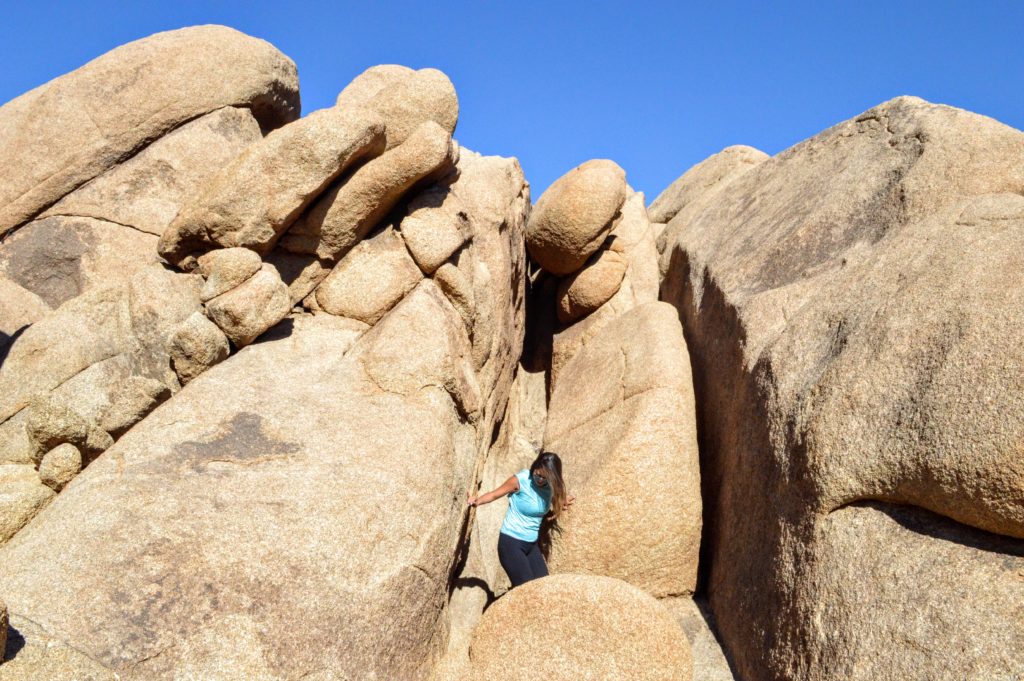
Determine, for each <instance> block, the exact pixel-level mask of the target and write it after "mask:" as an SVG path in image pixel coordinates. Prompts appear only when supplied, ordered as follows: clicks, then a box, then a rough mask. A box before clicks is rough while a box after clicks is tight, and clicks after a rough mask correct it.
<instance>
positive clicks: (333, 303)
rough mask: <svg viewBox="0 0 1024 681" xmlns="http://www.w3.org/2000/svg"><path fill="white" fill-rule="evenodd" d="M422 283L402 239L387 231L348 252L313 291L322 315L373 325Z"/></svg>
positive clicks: (396, 234)
mask: <svg viewBox="0 0 1024 681" xmlns="http://www.w3.org/2000/svg"><path fill="white" fill-rule="evenodd" d="M421 279H423V274H422V273H421V272H420V270H419V268H418V267H416V263H415V262H413V260H412V258H411V257H409V251H407V250H406V248H405V244H404V243H403V242H402V237H401V236H400V235H399V234H398V233H397V232H395V230H393V229H390V228H388V229H386V230H384V231H383V232H381V233H380V234H378V235H376V236H374V237H373V238H370V239H366V240H365V241H363V242H362V243H360V244H359V245H358V246H356V247H355V248H353V249H352V250H351V251H349V253H348V255H346V256H345V257H344V258H343V259H342V261H341V262H340V263H338V266H337V267H335V268H334V269H333V270H331V273H330V274H329V275H328V276H327V278H326V279H325V280H324V282H323V283H322V284H321V285H320V286H319V287H318V288H317V290H316V300H317V303H319V305H320V308H321V309H323V310H324V311H325V312H329V313H331V314H333V315H338V316H341V317H349V318H350V319H357V320H359V321H361V322H365V323H367V324H376V323H377V320H379V319H380V318H381V317H383V316H384V313H386V312H387V311H388V310H390V309H391V308H392V307H394V305H395V304H396V303H397V302H398V301H400V300H401V299H402V298H404V297H405V295H406V294H407V293H408V292H409V291H411V290H412V289H413V287H414V286H416V284H418V283H419V282H420V280H421Z"/></svg>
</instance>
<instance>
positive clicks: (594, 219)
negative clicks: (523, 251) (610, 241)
mask: <svg viewBox="0 0 1024 681" xmlns="http://www.w3.org/2000/svg"><path fill="white" fill-rule="evenodd" d="M625 199H626V173H625V172H623V170H622V168H620V167H619V166H618V165H616V164H615V163H614V162H612V161H607V160H604V159H598V160H593V161H587V162H586V163H584V164H583V165H581V166H579V167H577V168H574V169H573V170H570V171H569V172H568V173H566V174H565V175H563V176H562V177H560V178H558V179H557V180H556V181H555V183H554V184H552V185H551V186H550V187H549V188H548V190H547V191H546V192H544V194H543V195H542V196H541V197H540V200H538V201H537V207H536V209H535V210H534V211H533V214H532V215H531V216H530V225H529V227H528V229H527V232H526V245H527V247H528V248H529V249H530V255H531V256H532V257H533V259H534V260H536V261H537V263H538V264H540V266H541V267H543V268H544V269H545V270H547V271H548V272H551V273H552V274H569V273H571V272H575V271H576V270H578V269H579V268H580V267H581V266H582V265H583V263H584V262H586V260H587V258H589V257H590V256H591V254H593V253H594V252H595V251H596V250H597V249H598V247H599V246H600V245H601V243H602V242H603V241H604V239H605V237H606V236H607V235H608V232H609V231H611V228H612V220H613V219H614V218H615V216H616V215H617V214H618V211H619V209H620V208H621V207H622V202H623V201H625Z"/></svg>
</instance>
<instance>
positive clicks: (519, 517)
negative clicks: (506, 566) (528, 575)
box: [501, 468, 551, 542]
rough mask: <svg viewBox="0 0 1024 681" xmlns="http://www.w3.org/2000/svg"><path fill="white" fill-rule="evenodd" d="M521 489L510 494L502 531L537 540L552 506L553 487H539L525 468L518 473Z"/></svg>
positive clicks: (518, 537) (517, 537) (524, 538)
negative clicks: (541, 522) (542, 522)
mask: <svg viewBox="0 0 1024 681" xmlns="http://www.w3.org/2000/svg"><path fill="white" fill-rule="evenodd" d="M516 479H517V480H519V491H518V492H513V493H512V494H510V495H509V496H508V512H507V513H505V522H503V523H502V524H501V533H502V534H507V535H508V536H510V537H515V538H516V539H519V540H521V541H529V542H535V541H537V536H538V535H539V534H540V521H541V520H543V519H544V516H545V515H547V512H548V509H549V508H551V488H550V487H548V486H546V485H545V486H544V487H537V486H536V485H535V484H533V476H532V475H530V471H528V470H526V469H525V468H524V469H523V470H521V471H519V472H518V473H516Z"/></svg>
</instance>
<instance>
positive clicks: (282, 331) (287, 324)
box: [250, 317, 295, 345]
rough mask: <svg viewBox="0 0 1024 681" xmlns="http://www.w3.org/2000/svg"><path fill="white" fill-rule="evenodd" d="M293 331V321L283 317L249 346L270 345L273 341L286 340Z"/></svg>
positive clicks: (290, 318)
mask: <svg viewBox="0 0 1024 681" xmlns="http://www.w3.org/2000/svg"><path fill="white" fill-rule="evenodd" d="M294 330H295V320H294V319H293V318H292V317H285V318H284V319H282V320H281V321H279V322H278V323H277V324H275V325H274V326H272V327H270V329H269V330H268V331H266V332H265V333H264V334H263V335H262V336H260V337H259V338H257V339H256V340H254V341H253V342H252V343H250V345H259V344H260V343H271V342H273V341H279V340H281V339H284V338H288V337H289V336H291V335H292V331H294Z"/></svg>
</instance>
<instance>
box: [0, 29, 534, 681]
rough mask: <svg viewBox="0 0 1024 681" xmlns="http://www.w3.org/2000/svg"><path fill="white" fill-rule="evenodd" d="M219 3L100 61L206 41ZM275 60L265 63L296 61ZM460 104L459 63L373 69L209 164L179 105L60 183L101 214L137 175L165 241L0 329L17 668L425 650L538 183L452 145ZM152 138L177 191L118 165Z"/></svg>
mask: <svg viewBox="0 0 1024 681" xmlns="http://www.w3.org/2000/svg"><path fill="white" fill-rule="evenodd" d="M225 31H226V29H185V30H183V31H180V32H175V33H174V34H171V35H170V36H155V37H154V38H151V39H147V40H144V41H140V42H141V44H139V45H136V46H134V47H133V48H132V49H128V50H125V49H124V48H122V51H121V52H120V53H118V55H115V56H113V57H112V56H110V55H108V56H106V57H104V58H101V60H98V61H100V62H103V61H104V60H106V61H111V60H114V61H115V62H118V68H125V66H124V65H123V64H120V63H119V62H120V61H121V60H123V59H143V58H144V61H143V63H148V62H147V61H145V60H150V59H157V60H159V59H160V58H166V59H170V58H172V57H174V56H175V55H176V54H177V52H173V51H168V50H169V49H170V48H169V47H167V46H168V45H172V46H173V45H177V44H178V42H180V41H181V40H186V39H187V40H191V41H193V42H198V43H203V45H202V49H200V53H201V54H202V55H209V54H210V53H211V52H212V53H216V45H217V44H218V43H219V42H221V41H222V40H223V36H224V35H230V36H237V35H238V34H235V33H234V32H230V31H228V32H227V33H225ZM240 39H244V40H250V39H248V38H244V37H240ZM204 41H208V42H209V44H206V43H204ZM260 44H261V45H263V44H262V43H260ZM128 47H132V46H128ZM260 49H262V48H260ZM154 53H157V54H156V56H154ZM275 54H276V55H277V59H278V60H279V61H280V62H281V63H286V64H288V65H289V67H290V68H291V73H292V74H294V67H293V66H290V62H288V61H287V59H286V58H284V57H283V55H280V54H279V53H275ZM140 55H143V56H140ZM204 58H205V57H204ZM223 59H224V60H226V62H227V64H226V65H225V68H232V67H233V66H234V65H233V64H232V63H231V60H232V59H233V55H232V53H231V52H230V51H228V52H227V53H226V54H225V55H224V56H223ZM265 61H267V65H266V66H265V70H266V71H267V72H265V73H257V74H252V75H253V76H254V81H255V82H256V83H260V82H270V81H272V82H273V83H278V81H279V80H280V79H277V80H274V78H275V77H276V76H275V73H276V72H277V70H280V69H278V68H277V66H276V64H277V62H275V61H274V59H269V60H265ZM195 65H196V67H199V66H202V67H203V68H205V69H209V68H211V66H210V64H209V63H196V64H195ZM271 65H273V68H271ZM89 69H90V67H84V68H83V71H82V72H81V73H79V72H76V73H74V74H69V75H68V76H65V77H64V79H63V81H64V82H70V81H73V80H74V79H76V78H79V77H81V78H85V77H88V76H89V74H90V73H91V71H90V70H89ZM261 79H262V80H261ZM292 85H293V86H294V82H293V83H292ZM52 86H53V84H51V85H49V86H44V88H46V87H52ZM264 95H265V98H266V99H267V100H268V101H274V102H281V103H282V105H284V104H287V103H294V105H295V106H296V107H297V101H298V95H297V92H292V93H291V94H287V93H285V94H282V93H281V92H279V91H278V85H276V84H275V85H274V86H273V87H271V86H269V85H268V86H267V91H266V92H265V93H264ZM261 101H262V100H261ZM240 103H244V102H240ZM250 107H251V111H252V112H253V113H256V112H257V110H258V109H259V107H258V106H257V105H256V102H255V101H254V102H251V103H250ZM238 110H239V111H241V112H242V113H245V114H246V115H250V116H251V115H252V114H249V112H248V111H246V110H243V109H238ZM221 111H224V109H222V110H221ZM230 111H234V109H231V110H230ZM457 112H458V103H457V99H456V98H455V93H454V89H453V88H452V86H451V83H450V82H449V81H448V79H447V78H446V77H445V76H444V75H443V74H441V73H440V72H437V71H433V70H429V69H428V70H425V71H418V72H416V71H411V70H408V69H404V68H388V67H383V68H380V67H378V68H375V69H371V70H370V71H369V72H367V73H366V74H364V75H363V76H362V77H361V78H359V79H357V80H356V81H355V82H354V83H353V85H351V86H349V88H346V90H345V92H343V93H342V95H341V97H339V104H338V105H337V106H336V107H334V108H332V109H329V110H327V111H323V112H315V113H313V114H311V115H310V116H308V117H306V118H303V119H300V120H295V121H294V122H288V121H291V120H292V119H294V118H295V116H294V115H291V114H289V115H282V116H279V117H277V118H276V119H274V118H266V117H265V118H264V120H262V121H261V125H260V126H257V128H256V130H257V133H258V134H257V136H256V137H255V138H254V139H251V140H248V141H247V143H245V144H243V145H241V146H240V147H239V148H238V149H236V153H235V154H233V155H230V158H228V160H227V162H223V163H220V164H216V163H214V164H213V165H214V166H217V165H219V169H218V170H215V171H214V172H212V173H207V174H205V175H204V176H203V177H202V179H201V181H197V182H193V183H192V184H187V183H188V182H189V181H190V180H189V178H188V173H190V172H191V170H190V168H191V166H190V165H189V163H191V162H192V158H193V157H192V156H190V153H191V150H192V142H190V141H188V140H185V141H183V140H182V139H181V137H182V135H184V134H186V131H187V129H188V128H189V126H190V125H193V124H190V123H186V124H185V125H182V126H181V127H180V128H178V129H176V130H173V131H171V132H169V134H167V135H166V136H164V137H161V138H160V139H158V140H157V141H156V142H153V143H152V144H151V145H149V146H148V147H145V148H143V149H142V150H141V151H139V153H137V154H136V155H135V156H133V157H132V158H131V159H129V160H128V161H126V162H125V163H123V164H121V165H118V166H114V167H113V168H111V169H110V170H109V171H108V172H107V173H106V174H105V175H103V176H101V177H100V179H99V181H97V182H103V184H95V183H94V184H89V185H86V186H85V187H84V188H83V189H82V190H79V191H81V192H82V194H80V195H78V196H76V193H77V192H74V193H71V194H67V195H66V196H63V197H60V196H57V197H55V198H56V199H59V201H56V206H55V208H54V209H51V211H57V210H58V207H59V212H60V214H61V215H62V216H63V215H65V214H72V213H74V212H75V211H81V212H82V213H88V216H89V219H94V220H99V219H101V218H96V217H92V216H94V215H103V216H104V217H103V218H102V219H103V220H107V219H108V216H109V215H112V213H107V212H105V211H106V210H107V208H106V202H107V201H110V200H112V199H111V198H110V197H113V196H119V197H121V198H122V200H123V201H124V202H125V203H123V204H119V205H118V206H117V207H116V210H118V211H120V213H118V216H119V217H120V219H121V220H126V221H127V220H129V219H132V220H139V221H142V220H146V221H148V222H146V225H147V229H146V230H143V229H141V228H140V227H136V226H135V225H131V226H130V227H131V229H132V231H133V232H138V233H139V234H143V232H145V235H144V238H145V239H146V241H145V243H144V248H142V249H141V252H142V253H141V255H140V256H139V258H140V260H143V261H144V262H142V263H140V264H138V266H137V267H136V268H135V272H134V273H122V274H124V276H123V277H119V278H117V279H115V280H113V281H111V282H109V283H108V285H103V283H102V282H99V281H96V282H90V283H88V285H83V286H82V287H81V289H82V290H81V292H79V290H78V289H75V290H74V291H73V293H78V295H76V296H74V297H73V298H71V299H68V300H54V303H55V304H60V307H59V309H57V310H54V311H52V312H49V311H48V310H45V309H43V306H38V313H37V314H39V315H41V318H31V317H28V318H25V317H24V315H23V316H22V319H18V320H15V323H21V326H17V327H15V328H12V329H11V333H10V334H9V336H8V337H5V346H6V347H5V355H6V356H5V359H4V362H3V366H2V368H0V385H3V386H4V390H3V399H2V402H3V404H2V405H0V407H2V410H3V411H2V413H3V417H2V425H0V429H3V434H4V437H3V442H4V448H3V456H4V458H3V462H4V465H3V477H2V478H0V484H2V485H3V486H4V487H3V488H2V490H3V495H2V496H0V498H2V499H3V500H4V501H5V504H6V505H5V506H4V507H2V508H0V518H2V519H3V523H4V524H3V526H2V527H3V528H4V536H3V540H5V541H6V540H8V539H9V540H10V541H8V543H7V545H6V546H4V547H3V548H2V550H0V564H2V565H3V568H2V569H0V572H2V577H0V581H2V582H3V584H2V585H0V593H3V594H5V596H7V595H8V594H9V596H7V597H6V600H7V602H8V603H9V604H10V607H11V613H12V625H13V626H14V627H16V628H17V630H18V632H19V635H20V637H21V638H23V639H24V647H23V648H22V649H21V650H20V651H19V652H18V654H17V655H15V656H14V657H13V659H10V660H7V661H6V662H5V663H4V664H3V665H0V678H40V677H47V676H59V675H61V674H71V675H73V676H82V675H86V676H90V675H91V676H92V677H93V678H113V677H114V676H115V675H119V676H120V677H121V678H125V677H127V678H162V677H168V676H172V675H178V676H180V675H182V674H184V675H185V676H192V677H197V678H199V677H201V678H212V677H220V676H224V677H225V678H238V677H240V676H252V677H260V678H263V677H268V676H269V677H274V678H283V677H287V676H292V675H295V674H298V673H303V672H311V671H314V670H322V673H326V674H327V675H328V676H330V677H341V678H353V677H365V676H371V677H372V676H376V677H378V678H410V679H412V678H422V677H425V676H426V675H427V674H428V673H429V672H430V670H431V667H432V663H433V660H434V659H435V658H436V656H437V653H438V651H439V650H440V649H441V648H442V647H443V646H444V645H445V638H446V636H447V631H446V629H445V626H444V622H445V620H444V618H443V614H444V613H445V611H446V607H447V595H448V584H449V581H450V573H451V571H452V568H453V563H454V561H455V559H456V556H457V555H458V553H459V545H460V543H461V542H463V541H464V537H463V534H464V530H463V528H464V527H465V517H466V515H467V509H466V508H465V506H464V504H463V502H462V494H463V493H464V490H466V489H468V488H469V487H470V486H471V484H473V481H474V480H475V476H476V473H477V471H478V469H479V468H480V466H481V464H482V460H483V458H484V455H485V454H486V452H487V449H488V447H489V445H490V437H491V434H492V432H493V431H494V430H495V428H496V425H497V423H498V422H499V421H500V419H501V417H502V416H503V414H504V411H505V403H506V402H507V399H508V393H509V390H510V387H511V382H512V374H513V371H514V367H515V365H516V361H517V359H518V357H519V355H520V354H521V347H522V338H523V328H524V312H525V310H524V306H523V302H524V295H523V286H524V282H525V271H526V267H525V249H524V232H525V225H526V219H527V216H528V213H529V208H530V203H529V190H528V185H527V184H526V182H525V179H524V178H523V175H522V171H521V170H520V168H519V166H518V163H516V162H515V161H514V160H510V159H501V158H496V157H484V156H480V155H478V154H475V153H473V152H471V151H468V150H465V149H460V147H459V146H458V145H457V144H456V143H455V142H454V141H453V140H452V139H451V133H452V132H453V131H454V128H455V123H456V119H457ZM14 113H15V114H17V113H18V112H17V111H15V112H14ZM293 113H297V111H294V112H293ZM5 115H8V111H6V110H0V119H2V118H3V116H5ZM11 115H13V114H11ZM34 115H36V116H42V117H46V116H48V115H53V114H52V112H50V113H48V112H46V111H42V112H40V111H36V112H35V114H34ZM221 115H223V114H221ZM232 115H233V114H232ZM199 120H202V119H199ZM282 124H284V125H282ZM261 130H262V131H264V132H267V133H268V134H267V135H266V136H265V137H264V136H262V134H259V131H261ZM208 132H209V130H208V128H199V132H196V133H195V134H196V135H197V137H196V140H197V142H196V143H199V142H198V141H199V140H200V139H201V135H206V134H207V133H208ZM155 135H156V133H151V136H155ZM176 137H177V139H176V140H174V139H172V138H176ZM203 139H205V138H203ZM172 141H173V142H174V143H173V144H172ZM207 141H208V140H207ZM32 151H33V150H32V149H31V148H23V149H22V150H21V153H23V154H25V155H30V154H31V153H32ZM168 159H170V161H168ZM153 163H162V164H166V165H168V166H170V169H169V170H167V169H166V168H165V170H166V177H165V178H163V184H164V185H166V186H167V187H169V188H170V189H169V190H168V191H167V192H165V193H161V192H160V191H157V190H155V189H154V188H153V187H152V186H147V187H141V186H140V187H139V188H138V189H137V191H136V189H134V188H132V187H129V186H126V185H130V184H131V178H134V177H137V176H139V175H140V174H141V175H142V176H148V175H147V173H148V172H149V171H147V168H149V167H150V166H148V165H147V164H153ZM107 178H112V179H109V180H108V179H107ZM126 178H127V179H126ZM140 184H141V183H140ZM161 186H163V185H161ZM183 188H184V189H183ZM118 192H119V193H118ZM135 198H137V199H138V200H137V201H136V202H135V204H132V200H133V199H135ZM49 200H50V201H51V202H54V201H55V199H49ZM176 202H177V203H176ZM172 209H173V211H172ZM147 211H148V212H147ZM170 212H173V214H172V215H170V216H168V213H170ZM133 216H134V217H133ZM77 217H78V216H76V218H77ZM46 219H52V218H46ZM110 219H111V220H112V219H113V218H110ZM406 223H407V224H408V227H407V228H406V226H405V225H406ZM33 224H35V223H32V222H30V223H27V224H25V225H23V226H22V225H15V227H16V228H17V230H16V231H15V232H14V236H13V237H11V239H9V240H8V241H5V242H4V244H2V245H0V246H3V247H4V248H6V247H7V246H8V244H17V237H18V235H19V234H20V233H21V230H22V229H29V228H30V227H31V225H33ZM292 230H294V233H293V231H292ZM150 231H157V232H158V233H160V236H159V242H157V237H156V236H151V235H150ZM405 231H408V234H409V238H408V240H407V239H406V237H405V236H404V232H405ZM364 237H366V239H365V241H362V240H363V239H364ZM90 243H91V242H89V243H87V244H86V246H88V245H90ZM85 250H86V253H85V254H84V255H83V258H84V261H86V262H92V260H90V258H93V257H94V256H93V254H92V253H91V252H89V251H88V249H85ZM157 252H159V254H160V255H161V256H163V257H164V259H166V260H167V261H168V262H170V263H171V264H173V265H175V266H177V267H179V268H180V269H183V270H185V271H184V272H173V271H170V270H168V269H165V268H163V267H161V266H160V265H158V264H155V263H156V257H155V256H156V254H157ZM121 255H123V256H125V257H131V255H132V254H131V253H130V252H125V253H122V254H121ZM278 267H280V270H279V269H278ZM279 271H280V272H283V273H284V274H285V276H286V280H287V282H286V280H283V279H282V277H281V275H280V274H279ZM15 283H16V282H12V285H14V284H15ZM321 284H322V286H321ZM18 285H20V284H18ZM23 288H24V287H23ZM25 290H28V289H25ZM26 297H27V296H26ZM37 297H38V296H37ZM298 304H304V305H305V306H306V309H303V308H302V307H296V305H298ZM21 309H28V310H29V311H30V312H33V314H36V312H35V308H31V307H30V306H22V307H21V308H19V310H21ZM286 317H287V319H285V318H286ZM282 320H284V321H282ZM5 322H6V320H5ZM279 322H281V323H280V324H279ZM6 328H7V327H6V326H5V330H6ZM270 329H273V331H271V332H270V333H267V331H268V330H270ZM256 339H260V340H261V342H259V343H254V341H255V340H256ZM214 365H219V366H216V367H215V366H214ZM186 384H187V385H186ZM158 405H160V406H159V408H157V407H158ZM114 437H116V438H118V439H117V441H116V443H115V442H114ZM100 452H104V454H103V456H99V457H98V458H97V455H98V454H99V453H100ZM79 469H81V473H80V474H79V477H78V479H77V480H76V481H75V482H76V484H73V485H70V486H67V487H65V485H66V484H67V482H68V480H69V479H70V477H71V476H73V475H74V474H75V473H78V471H79ZM11 491H15V492H17V495H15V496H14V497H13V498H14V501H13V503H6V502H7V499H9V498H11V496H10V494H9V492H11ZM56 491H60V494H59V495H56ZM55 497H56V498H55ZM51 501H52V503H50V502H51ZM47 503H50V505H49V506H48V508H47V509H46V510H45V511H44V512H43V513H42V514H41V515H39V517H37V518H35V519H34V520H33V521H32V522H31V524H30V525H28V526H27V527H25V525H26V523H27V522H28V520H29V519H31V518H32V516H33V515H34V514H35V513H37V512H38V511H39V509H40V508H41V507H43V506H44V505H46V504H47ZM384 508H387V509H388V512H387V513H380V510H381V509H384ZM342 515H344V516H345V517H347V518H348V520H347V521H346V522H345V523H339V522H338V520H337V519H338V518H339V517H341V516H342ZM12 537H13V538H12ZM53 547H58V549H59V550H58V551H57V553H56V554H54V552H53V550H52V549H53ZM111 575H117V576H118V577H117V579H116V580H111V579H110V576H111ZM154 580H155V581H154ZM409 594H415V599H414V601H410V597H409ZM86 601H88V602H89V603H90V606H89V608H88V609H87V610H86V609H83V608H81V607H80V606H81V604H82V603H84V602H86ZM411 602H412V603H413V605H411V606H410V603H411ZM129 613H131V614H129ZM381 621H388V622H390V625H389V627H388V631H389V632H390V633H384V632H383V631H381V630H380V628H379V627H378V623H379V622H381ZM225 675H226V676H225Z"/></svg>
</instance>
